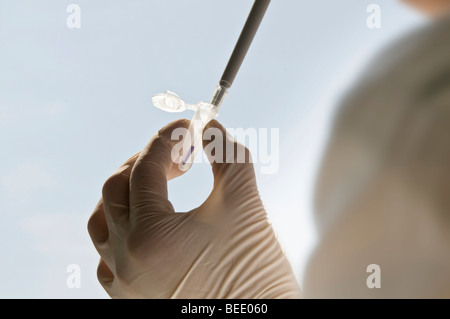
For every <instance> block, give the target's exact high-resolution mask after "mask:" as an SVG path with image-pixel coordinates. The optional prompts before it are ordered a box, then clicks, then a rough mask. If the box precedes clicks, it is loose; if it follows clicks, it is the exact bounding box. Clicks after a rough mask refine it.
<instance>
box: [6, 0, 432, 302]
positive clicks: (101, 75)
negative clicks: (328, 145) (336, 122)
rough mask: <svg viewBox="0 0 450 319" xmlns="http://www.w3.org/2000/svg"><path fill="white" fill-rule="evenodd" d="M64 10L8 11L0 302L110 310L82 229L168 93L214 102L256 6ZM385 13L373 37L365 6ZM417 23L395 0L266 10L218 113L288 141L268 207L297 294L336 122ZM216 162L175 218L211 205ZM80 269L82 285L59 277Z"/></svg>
mask: <svg viewBox="0 0 450 319" xmlns="http://www.w3.org/2000/svg"><path fill="white" fill-rule="evenodd" d="M70 3H72V2H68V1H56V0H52V1H50V0H28V1H23V0H2V1H1V2H0V164H1V165H0V213H1V215H0V216H1V219H2V220H1V223H0V243H1V244H0V245H1V252H2V255H1V257H0V297H2V298H12V297H14V298H17V297H19V298H50V297H52V298H53V297H55V298H79V297H82V298H104V297H107V295H106V293H105V292H104V291H103V289H102V288H101V286H100V285H99V284H98V282H97V280H96V267H97V262H98V255H97V252H96V251H95V249H94V247H93V246H92V244H91V242H90V239H89V236H88V234H87V231H86V223H87V220H88V218H89V216H90V214H91V212H92V209H93V208H94V206H95V204H96V202H97V201H98V199H99V197H100V193H101V187H102V184H103V182H104V181H105V180H106V178H107V177H108V176H109V175H110V174H111V173H112V172H113V171H114V170H115V169H116V168H117V167H118V166H119V165H120V164H121V163H122V162H124V161H125V160H126V159H127V158H129V157H130V156H131V155H133V154H135V153H136V152H138V151H139V150H140V149H141V148H142V147H143V146H144V145H145V144H146V143H147V141H148V140H149V139H150V137H151V136H152V135H153V134H154V133H155V132H156V131H157V130H158V129H160V128H161V127H162V126H164V125H165V124H167V123H169V122H171V121H173V120H175V119H177V118H179V117H180V116H182V117H186V118H190V117H191V116H192V114H191V113H186V114H169V113H164V112H162V111H160V110H158V109H156V108H154V107H153V106H152V104H151V96H152V95H153V94H155V93H159V92H164V91H166V90H172V91H175V92H177V93H178V94H180V96H181V97H183V98H184V99H185V100H186V101H187V102H191V103H195V102H197V101H199V100H209V98H210V96H211V94H212V92H213V90H214V87H215V86H216V84H217V82H218V80H219V78H220V76H221V74H222V72H223V69H224V67H225V65H226V62H227V60H228V57H229V55H230V54H231V51H232V49H233V47H234V44H235V42H236V40H237V38H238V36H239V33H240V31H241V29H242V26H243V24H244V22H245V19H246V17H247V15H248V12H249V10H250V8H251V6H252V3H253V1H252V0H245V1H243V0H233V1H230V0H228V1H216V0H192V1H181V0H178V1H177V0H160V1H143V0H142V1H138V0H130V1H117V0H115V1H112V0H108V1H105V0H96V1H87V0H80V1H76V2H74V3H76V4H78V5H79V6H80V7H81V29H69V28H68V27H67V26H66V19H67V17H68V15H69V14H68V13H66V8H67V6H68V5H69V4H70ZM370 3H376V4H379V5H380V6H381V9H382V28H381V29H369V28H367V26H366V19H367V17H368V16H369V14H368V13H367V12H366V8H367V6H368V5H369V4H370ZM421 23H423V19H422V18H421V17H419V16H418V15H417V14H416V13H414V12H412V11H411V10H410V9H408V8H405V7H404V6H403V5H402V4H401V3H398V2H396V1H392V0H379V1H376V2H375V1H365V0H342V1H335V0H328V1H326V0H315V1H300V0H273V1H272V3H271V5H270V7H269V10H268V12H267V14H266V17H265V19H264V21H263V24H262V25H261V27H260V30H259V31H258V34H257V36H256V38H255V40H254V43H253V45H252V47H251V49H250V51H249V53H248V55H247V58H246V60H245V62H244V64H243V66H242V68H241V70H240V72H239V74H238V77H237V78H236V81H235V83H234V86H233V87H232V89H231V91H230V94H229V96H228V97H227V99H226V100H225V102H224V104H223V107H222V109H221V114H220V117H219V120H220V121H221V122H222V123H223V124H224V125H225V126H227V127H231V128H238V127H242V128H244V129H246V128H249V127H253V128H279V129H280V155H279V156H280V169H279V171H278V173H277V174H273V175H262V174H261V173H260V170H259V168H260V166H259V165H256V170H257V178H258V183H259V187H260V191H261V195H262V198H263V201H264V203H265V205H266V208H267V210H268V214H269V218H270V219H271V221H272V223H273V226H274V228H275V231H276V232H277V234H278V236H279V239H280V242H281V244H282V246H283V248H284V249H285V251H286V254H287V256H288V257H289V259H290V261H291V263H292V265H293V268H294V270H295V273H296V275H297V277H298V279H299V281H300V282H301V277H302V271H303V267H304V263H305V260H306V258H307V254H308V253H309V251H310V250H311V248H312V247H313V244H314V241H315V239H316V236H315V233H314V225H313V223H312V218H311V214H312V210H311V205H310V199H311V194H312V189H313V180H314V174H315V170H316V168H317V163H318V158H319V155H320V150H321V147H322V145H323V141H324V138H325V137H326V134H327V128H328V125H327V123H328V121H329V119H330V110H332V109H333V106H335V105H336V102H337V98H339V96H340V95H341V94H342V93H343V92H345V90H346V89H347V88H348V86H349V85H351V83H352V79H353V78H354V76H355V74H357V73H358V70H360V67H361V66H362V65H364V64H365V63H366V62H367V61H368V60H369V59H370V57H371V56H373V54H374V53H375V52H377V51H378V50H379V49H380V48H381V47H383V46H384V45H385V44H386V43H388V42H389V41H392V40H394V39H395V38H396V37H398V36H399V35H401V34H402V33H404V32H405V31H407V30H408V29H410V28H413V27H415V26H417V25H419V24H421ZM211 187H212V174H211V170H210V166H209V164H207V163H205V164H198V165H195V166H194V167H193V169H192V170H191V171H190V172H188V174H186V175H185V176H183V177H181V178H179V179H177V180H175V181H171V182H170V183H169V191H170V199H171V200H172V202H173V204H174V207H175V208H176V209H177V210H178V211H186V210H189V209H191V208H194V207H196V206H198V205H200V204H201V203H202V201H203V200H204V199H205V198H206V197H207V195H208V194H209V192H210V190H211ZM69 264H77V265H79V266H80V268H81V288H79V289H69V288H67V286H66V278H67V276H68V273H67V272H66V267H67V266H68V265H69Z"/></svg>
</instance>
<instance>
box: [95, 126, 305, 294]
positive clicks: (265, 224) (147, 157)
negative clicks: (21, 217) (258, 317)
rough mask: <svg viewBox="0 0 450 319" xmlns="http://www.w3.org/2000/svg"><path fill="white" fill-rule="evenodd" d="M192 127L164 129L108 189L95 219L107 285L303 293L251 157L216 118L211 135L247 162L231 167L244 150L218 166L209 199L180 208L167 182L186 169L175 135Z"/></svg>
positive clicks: (136, 290)
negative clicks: (178, 158)
mask: <svg viewBox="0 0 450 319" xmlns="http://www.w3.org/2000/svg"><path fill="white" fill-rule="evenodd" d="M188 126H189V121H188V120H180V121H175V122H173V123H171V124H169V125H168V126H166V127H164V128H163V129H161V130H160V131H159V132H158V134H156V135H155V136H154V137H153V138H152V139H151V140H150V142H149V143H148V145H147V146H146V147H145V149H144V150H143V151H142V152H141V153H140V154H137V155H135V156H133V157H132V158H130V159H129V160H128V161H127V162H126V163H124V164H123V165H122V166H121V167H120V168H119V169H118V170H117V171H116V172H115V173H114V174H113V175H112V176H111V177H110V178H109V179H108V180H107V181H106V183H105V184H104V186H103V191H102V200H100V202H99V204H98V205H97V207H96V208H95V210H94V212H93V214H92V216H91V218H90V220H89V223H88V230H89V233H90V236H91V238H92V241H93V243H94V245H95V247H96V248H97V250H98V252H99V254H100V256H101V258H100V263H99V266H98V273H97V274H98V279H99V281H100V283H101V284H102V286H103V287H104V289H105V290H106V291H107V293H108V294H109V295H110V296H111V297H114V298H297V297H299V288H298V285H297V282H296V279H295V277H294V275H293V272H292V269H291V266H290V264H289V262H288V261H287V259H286V257H285V255H284V254H283V252H282V249H281V247H280V245H279V243H278V241H277V238H276V236H275V234H274V231H273V229H272V227H271V225H270V223H269V221H268V219H267V216H266V212H265V210H264V207H263V204H262V202H261V199H260V196H259V193H258V189H257V185H256V180H255V175H254V169H253V165H252V164H251V163H250V162H249V160H248V157H249V155H250V154H249V151H248V150H247V149H245V148H243V146H242V145H240V144H238V143H237V142H235V141H234V139H233V138H232V137H231V136H229V135H227V133H226V130H225V129H224V128H223V127H222V126H221V125H220V124H219V123H218V122H217V121H215V120H213V121H211V122H210V123H209V124H208V125H207V127H206V128H205V132H206V130H208V129H215V132H216V133H217V132H219V133H220V135H221V136H216V135H214V136H215V138H221V139H223V142H224V144H223V149H224V150H225V149H226V145H228V147H234V149H235V150H236V148H239V147H241V148H243V149H244V151H245V154H246V155H247V161H246V162H245V163H229V160H230V159H231V160H233V159H235V158H236V156H237V155H238V154H239V153H238V152H235V155H233V154H223V157H222V159H227V160H228V161H226V162H224V163H218V162H220V161H218V162H216V163H212V170H213V174H214V188H213V190H212V192H211V194H210V196H209V197H208V199H207V200H206V201H205V202H204V203H203V204H202V205H201V206H200V207H198V208H195V209H193V210H191V211H190V212H188V213H175V212H174V209H173V207H172V205H171V203H170V202H169V200H168V197H167V181H168V180H169V179H171V178H173V177H176V176H179V175H181V174H182V173H183V172H181V171H179V170H178V165H177V164H175V163H173V162H172V159H171V150H172V147H173V146H174V145H175V144H176V143H178V141H176V140H175V141H174V140H171V133H172V131H173V130H174V129H175V128H177V127H184V128H187V127H188ZM209 131H211V130H209ZM216 142H217V140H216ZM203 144H204V147H205V145H207V144H208V141H204V143H203ZM229 149H230V148H228V150H229ZM217 151H220V150H216V154H215V156H214V157H215V158H216V159H217V155H218V154H220V152H219V153H217ZM229 153H231V152H229ZM208 156H209V159H210V160H212V159H213V157H212V156H210V155H208Z"/></svg>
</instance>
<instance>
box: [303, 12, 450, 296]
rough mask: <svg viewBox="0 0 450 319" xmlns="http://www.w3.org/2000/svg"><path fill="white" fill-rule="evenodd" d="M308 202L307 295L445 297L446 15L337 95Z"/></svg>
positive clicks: (449, 105) (449, 78)
mask: <svg viewBox="0 0 450 319" xmlns="http://www.w3.org/2000/svg"><path fill="white" fill-rule="evenodd" d="M315 202H316V211H315V218H316V223H317V227H318V231H319V238H320V240H319V243H318V245H317V247H316V248H315V250H314V252H313V254H312V256H311V258H310V260H309V263H308V265H307V269H306V272H305V275H304V285H303V291H304V295H305V297H306V298H316V297H319V298H441V297H450V16H447V17H444V18H442V19H440V20H439V21H436V22H434V23H432V24H431V25H430V26H427V27H425V28H422V29H420V30H418V31H415V32H414V33H412V34H410V35H409V36H407V37H405V38H404V39H402V40H401V41H399V42H397V43H395V44H394V45H393V46H392V47H390V48H389V49H388V50H386V51H385V52H383V53H382V54H381V55H379V56H378V57H377V58H376V59H375V61H374V62H373V63H372V64H371V65H370V67H369V68H368V69H367V70H366V72H364V74H363V76H362V77H361V78H360V80H359V81H358V83H357V86H356V88H355V89H354V90H353V91H352V92H350V94H348V95H346V97H345V99H344V100H343V101H342V104H341V106H340V107H339V109H338V111H337V114H336V117H335V122H334V127H333V130H332V133H331V136H330V142H329V145H328V148H327V150H326V153H325V156H324V160H323V163H322V168H321V172H320V174H319V177H318V181H317V189H316V199H315ZM370 265H378V266H379V271H378V270H377V269H378V268H377V266H370ZM374 269H375V271H374ZM374 286H375V287H374ZM377 286H380V288H377ZM370 287H372V288H370Z"/></svg>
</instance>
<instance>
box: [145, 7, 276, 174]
mask: <svg viewBox="0 0 450 319" xmlns="http://www.w3.org/2000/svg"><path fill="white" fill-rule="evenodd" d="M269 4H270V0H255V3H254V4H253V6H252V9H251V11H250V14H249V15H248V18H247V21H246V22H245V25H244V28H243V29H242V32H241V34H240V36H239V39H238V41H237V43H236V46H235V47H234V50H233V53H232V54H231V57H230V60H229V61H228V64H227V66H226V68H225V71H224V73H223V75H222V78H221V79H220V81H219V85H218V86H217V87H216V89H215V91H214V94H213V97H212V98H211V100H210V102H209V103H207V102H199V103H197V104H186V103H185V102H184V101H183V100H182V99H181V98H180V97H179V96H178V95H177V94H176V93H174V92H171V91H167V92H166V93H160V94H156V95H154V96H153V97H152V102H153V105H155V106H156V107H158V108H160V109H162V110H164V111H167V112H182V111H184V110H193V111H194V116H193V118H192V120H191V123H190V125H189V130H188V133H187V134H186V136H184V137H183V138H184V139H183V148H182V155H181V156H180V158H179V159H178V167H179V169H180V170H182V171H187V170H188V169H189V168H190V167H191V165H192V163H193V161H194V157H195V155H196V154H197V153H198V152H199V151H200V150H201V149H202V137H203V129H204V127H205V125H206V124H207V123H208V122H209V121H210V120H212V119H214V118H215V117H216V116H217V115H218V114H219V108H220V106H221V104H222V102H223V100H224V99H225V97H226V96H227V94H228V90H229V89H230V88H231V85H232V84H233V82H234V79H235V77H236V74H237V73H238V71H239V68H240V67H241V64H242V62H243V61H244V58H245V56H246V54H247V52H248V49H249V48H250V45H251V43H252V41H253V38H254V37H255V34H256V31H258V28H259V25H260V24H261V21H262V19H263V17H264V14H265V13H266V10H267V7H268V6H269Z"/></svg>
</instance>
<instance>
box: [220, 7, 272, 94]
mask: <svg viewBox="0 0 450 319" xmlns="http://www.w3.org/2000/svg"><path fill="white" fill-rule="evenodd" d="M269 3H270V0H255V3H254V4H253V7H252V9H251V11H250V14H249V15H248V18H247V21H246V22H245V25H244V28H243V29H242V32H241V35H240V36H239V39H238V41H237V43H236V46H235V47H234V50H233V53H232V54H231V57H230V60H229V61H228V64H227V67H226V68H225V71H224V73H223V75H222V78H221V79H220V85H221V86H224V87H225V88H227V89H229V88H230V87H231V85H232V84H233V81H234V78H235V77H236V74H237V73H238V71H239V68H240V67H241V64H242V61H244V58H245V55H246V54H247V51H248V49H249V47H250V44H251V43H252V41H253V38H254V37H255V34H256V31H258V27H259V25H260V24H261V21H262V19H263V17H264V14H265V13H266V10H267V7H268V6H269Z"/></svg>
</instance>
